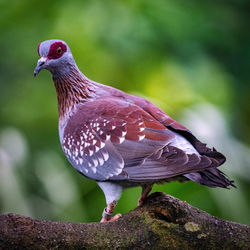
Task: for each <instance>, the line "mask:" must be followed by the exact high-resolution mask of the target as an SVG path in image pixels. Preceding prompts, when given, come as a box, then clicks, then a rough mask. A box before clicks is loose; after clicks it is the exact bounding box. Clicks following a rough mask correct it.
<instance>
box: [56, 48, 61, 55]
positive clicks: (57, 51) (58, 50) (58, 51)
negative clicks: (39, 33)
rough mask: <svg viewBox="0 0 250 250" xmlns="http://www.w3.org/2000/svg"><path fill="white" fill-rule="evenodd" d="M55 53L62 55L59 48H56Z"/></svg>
mask: <svg viewBox="0 0 250 250" xmlns="http://www.w3.org/2000/svg"><path fill="white" fill-rule="evenodd" d="M56 53H57V54H58V55H61V54H62V48H61V47H58V48H57V49H56Z"/></svg>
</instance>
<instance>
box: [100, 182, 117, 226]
mask: <svg viewBox="0 0 250 250" xmlns="http://www.w3.org/2000/svg"><path fill="white" fill-rule="evenodd" d="M97 184H98V185H99V187H100V188H101V189H102V191H103V192H104V195H105V198H106V202H107V207H106V208H105V209H104V211H103V214H102V219H101V222H109V221H114V220H117V219H119V218H120V217H121V214H117V215H115V216H114V217H112V214H113V212H114V209H115V206H116V204H117V201H118V200H119V198H120V196H121V193H122V186H120V185H118V184H116V183H113V182H108V181H105V182H98V183H97Z"/></svg>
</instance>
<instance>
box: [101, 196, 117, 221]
mask: <svg viewBox="0 0 250 250" xmlns="http://www.w3.org/2000/svg"><path fill="white" fill-rule="evenodd" d="M116 203H117V201H113V202H111V203H110V204H108V206H107V207H106V208H104V211H103V213H102V219H101V222H110V221H114V220H117V219H119V218H120V217H121V216H122V215H121V214H116V215H115V216H113V217H112V214H113V212H114V209H115V206H116Z"/></svg>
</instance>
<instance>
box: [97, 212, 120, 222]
mask: <svg viewBox="0 0 250 250" xmlns="http://www.w3.org/2000/svg"><path fill="white" fill-rule="evenodd" d="M121 217H122V215H121V214H116V215H115V216H113V217H111V218H110V219H109V220H107V219H105V218H103V217H102V219H101V221H100V222H101V223H104V222H111V221H115V220H118V219H119V218H121Z"/></svg>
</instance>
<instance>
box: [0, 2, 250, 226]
mask: <svg viewBox="0 0 250 250" xmlns="http://www.w3.org/2000/svg"><path fill="white" fill-rule="evenodd" d="M249 7H250V6H249V1H247V0H228V1H223V0H219V1H209V0H203V1H194V0H189V1H184V0H176V1H170V0H169V1H168V0H154V1H152V0H126V1H125V0H124V1H121V0H113V1H111V0H107V1H101V0H91V1H90V0H89V1H49V0H43V1H31V0H22V1H18V0H9V1H4V0H2V1H0V48H1V54H0V212H1V213H7V212H15V213H20V214H23V215H27V216H31V217H33V218H37V219H51V220H63V221H78V222H89V221H99V220H100V217H101V213H102V211H103V208H104V206H105V199H104V195H103V193H102V191H101V190H100V189H99V187H98V186H97V185H96V183H95V182H94V181H91V180H88V179H86V178H84V177H82V176H81V175H80V174H78V173H77V171H75V170H74V169H73V167H71V166H70V164H69V163H68V162H67V160H66V158H65V156H64V155H63V153H62V150H61V147H60V143H59V138H58V127H57V126H58V125H57V124H58V114H57V100H56V93H55V89H54V86H53V82H52V80H51V76H50V74H49V72H47V71H45V70H44V71H42V72H41V73H40V75H39V77H38V78H36V79H35V78H34V77H33V70H34V68H35V66H36V62H37V59H38V54H37V45H38V43H39V42H41V41H43V40H46V39H52V38H58V39H63V40H65V41H66V42H67V43H68V44H69V46H70V47H71V50H72V53H73V55H74V57H75V60H76V62H77V64H78V66H79V68H80V69H81V70H82V71H83V73H84V74H85V75H87V76H88V77H89V78H90V79H93V80H95V81H99V82H102V83H106V84H109V85H111V86H114V87H116V88H119V89H122V90H124V91H126V92H128V93H131V94H136V95H140V96H144V97H146V98H147V99H149V100H150V101H152V102H153V103H155V104H156V105H158V106H159V107H161V108H162V109H163V110H164V111H166V112H167V113H168V114H169V115H170V116H172V117H173V118H174V119H177V120H178V121H179V122H181V123H183V124H184V125H185V126H187V127H188V128H189V129H191V130H192V131H193V132H194V133H195V134H196V135H197V137H198V138H200V139H201V140H203V141H205V142H207V143H208V145H210V146H214V147H216V148H217V149H218V150H220V151H221V152H223V153H224V154H225V155H226V156H227V159H228V160H227V162H226V164H224V166H223V167H221V169H222V170H223V171H224V172H225V173H227V175H228V176H229V177H230V178H231V179H233V180H235V183H236V185H237V187H238V188H237V189H230V190H226V189H219V188H216V189H211V188H208V187H205V186H200V185H198V184H196V183H192V182H189V183H185V184H179V183H170V184H165V185H161V186H157V185H155V187H154V189H153V190H154V191H156V190H158V191H163V192H166V193H169V194H171V195H173V196H175V197H178V198H180V199H182V200H186V201H187V202H189V203H191V204H192V205H194V206H196V207H198V208H200V209H203V210H205V211H207V212H209V213H211V214H212V215H215V216H219V217H221V218H224V219H228V220H233V221H236V222H240V223H246V224H247V223H250V198H249V197H250V147H249V146H250V91H249V90H250V78H249V70H250V50H249V47H250V36H249V21H250V20H249V12H248V10H249ZM140 191H141V189H140V188H133V189H129V190H126V191H125V192H124V193H123V195H122V198H121V199H120V201H119V203H118V206H117V208H116V212H121V213H126V212H128V211H129V210H131V209H133V208H134V207H135V206H136V204H137V199H138V197H139V194H140Z"/></svg>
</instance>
